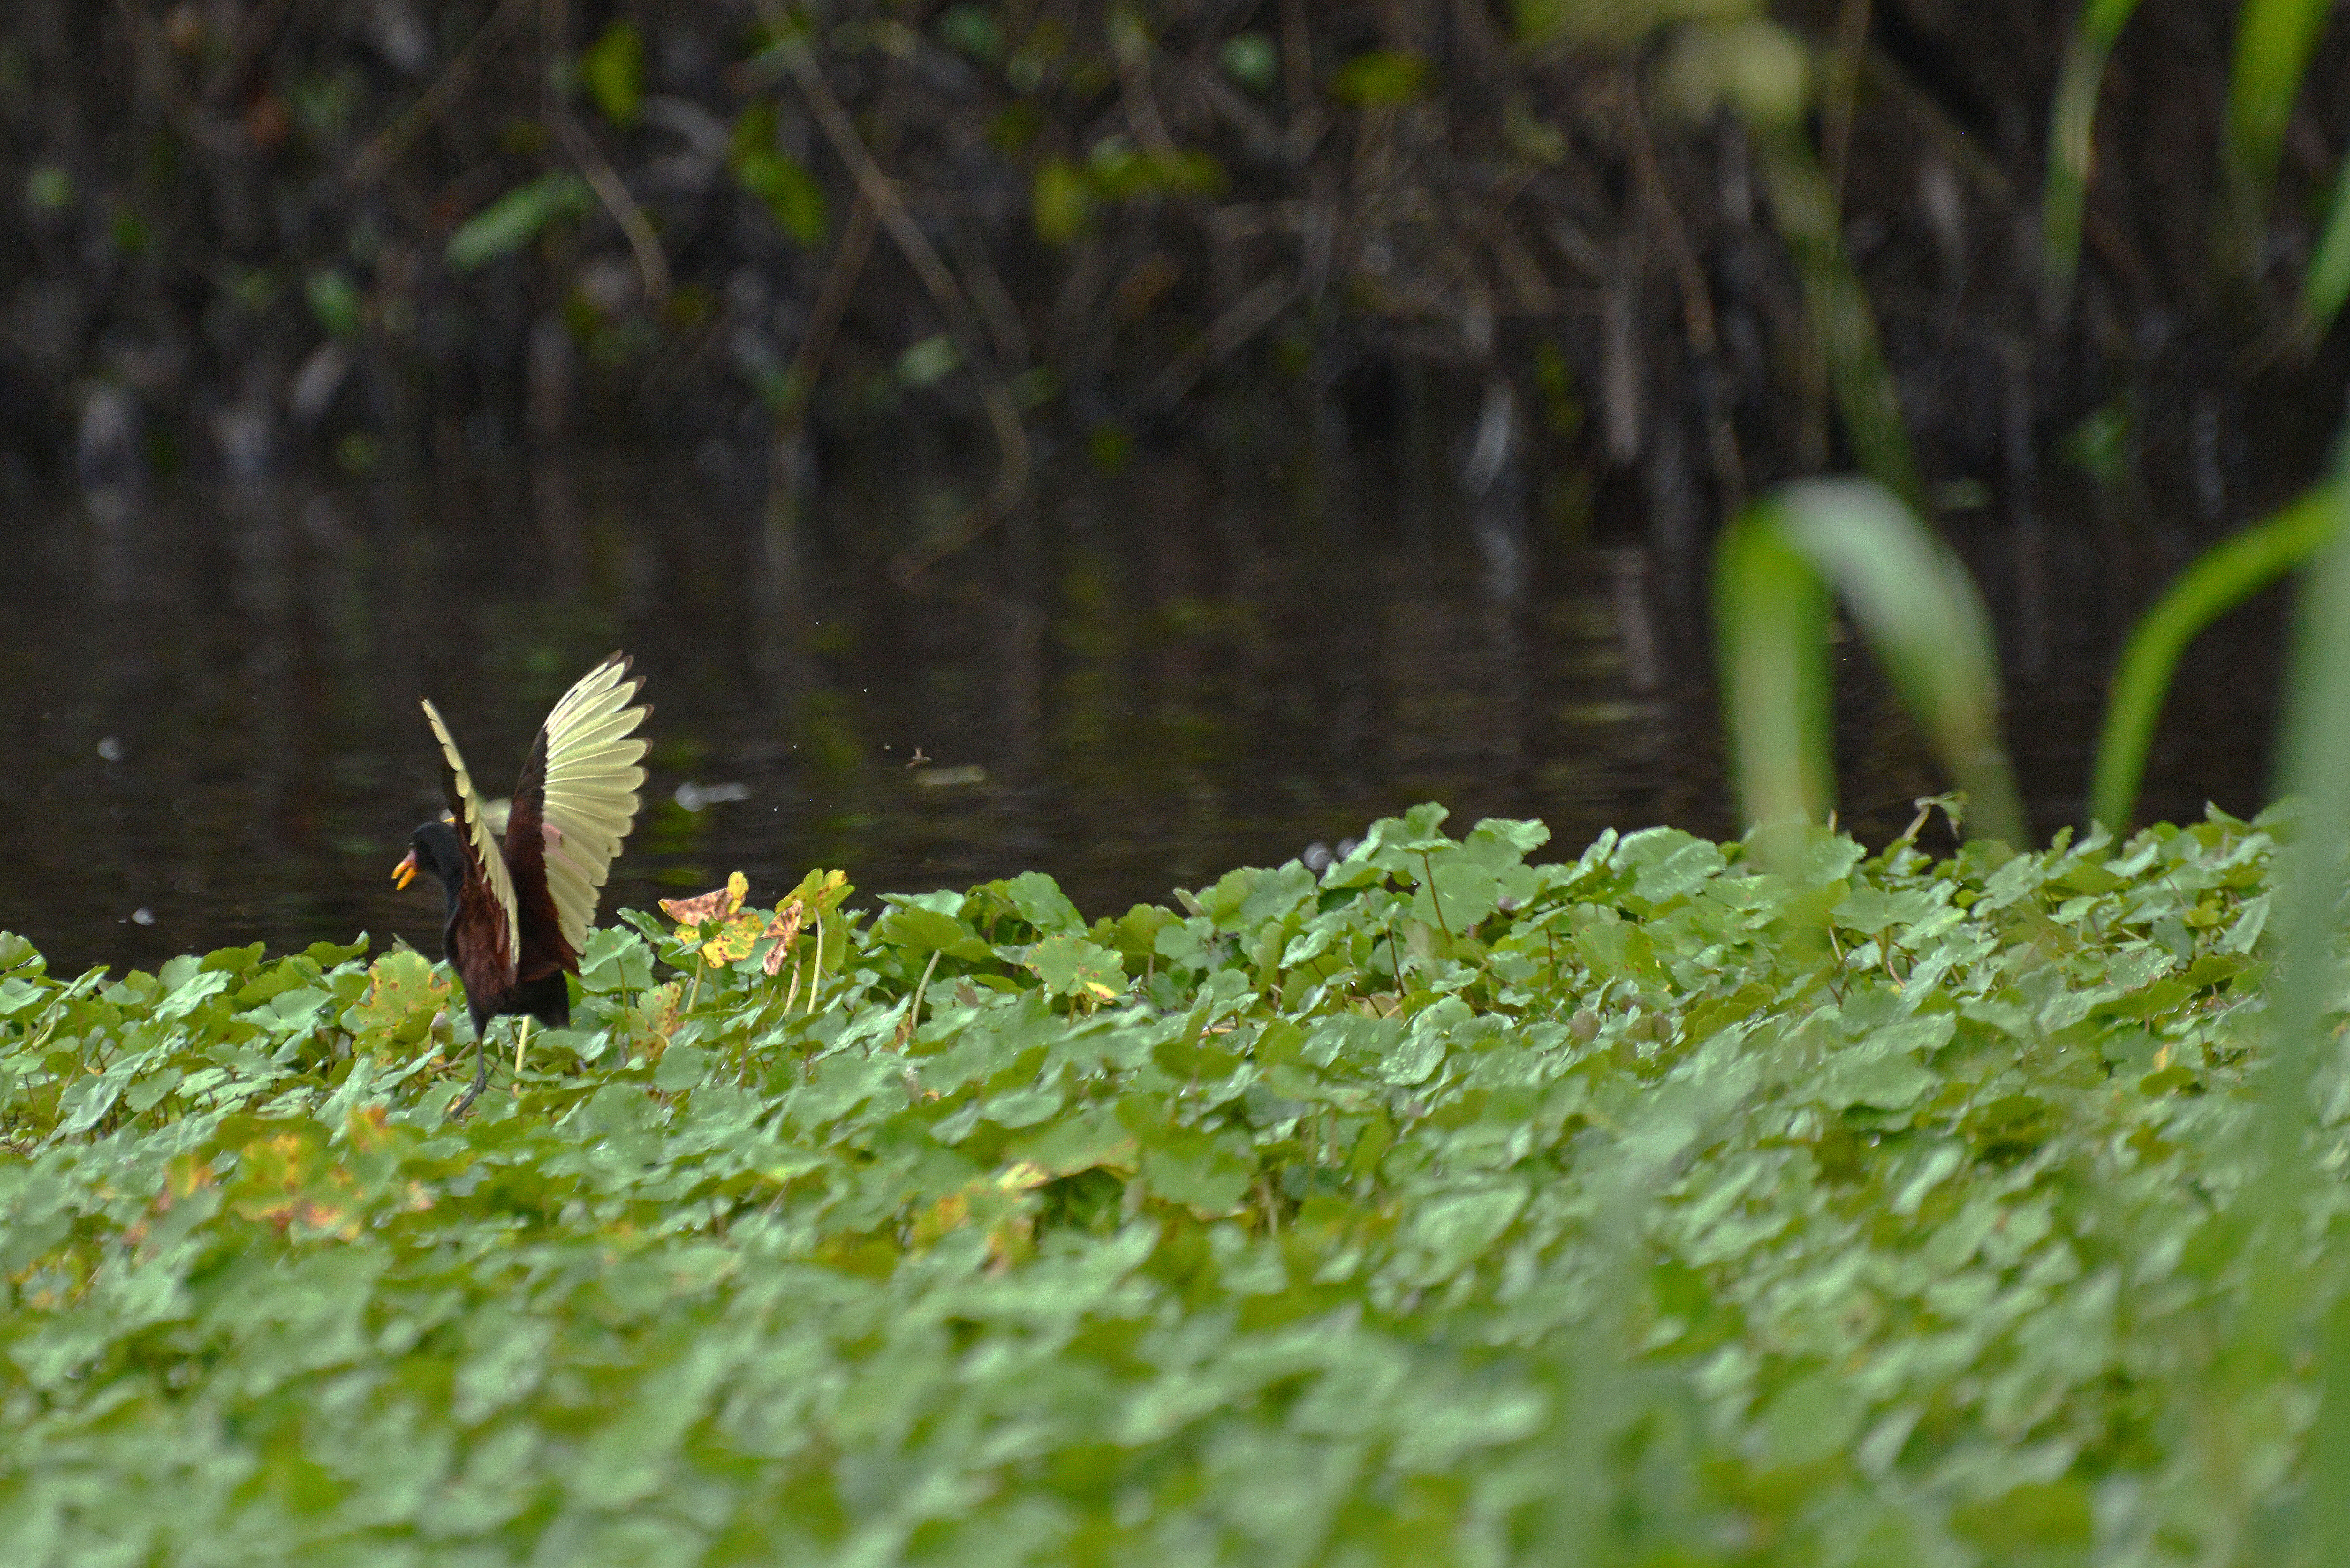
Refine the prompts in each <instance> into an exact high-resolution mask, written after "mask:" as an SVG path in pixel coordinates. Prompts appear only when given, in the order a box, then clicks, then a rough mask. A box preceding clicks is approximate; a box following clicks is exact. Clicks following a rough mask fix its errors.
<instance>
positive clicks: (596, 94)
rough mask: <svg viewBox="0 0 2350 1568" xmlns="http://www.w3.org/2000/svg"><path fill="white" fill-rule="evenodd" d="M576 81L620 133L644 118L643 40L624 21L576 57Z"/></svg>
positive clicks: (609, 27)
mask: <svg viewBox="0 0 2350 1568" xmlns="http://www.w3.org/2000/svg"><path fill="white" fill-rule="evenodd" d="M579 78H580V80H582V81H583V82H585V83H587V95H588V96H589V97H590V98H592V99H595V100H596V107H597V108H598V109H601V110H602V111H603V114H604V118H605V119H608V120H610V121H611V122H612V123H613V124H614V125H617V126H619V127H621V128H622V129H623V130H625V129H627V128H628V127H629V126H632V125H635V124H636V123H637V122H638V121H639V119H643V118H644V103H645V40H644V36H643V35H642V34H640V33H639V32H638V31H637V25H636V24H635V23H634V22H631V21H629V20H628V19H627V18H625V17H623V18H621V19H620V20H619V21H616V22H614V23H612V25H611V26H608V27H606V28H605V29H604V31H603V33H602V35H601V36H598V38H597V40H596V41H595V42H594V43H593V44H590V45H589V46H588V47H587V53H585V54H583V55H581V56H580V57H579Z"/></svg>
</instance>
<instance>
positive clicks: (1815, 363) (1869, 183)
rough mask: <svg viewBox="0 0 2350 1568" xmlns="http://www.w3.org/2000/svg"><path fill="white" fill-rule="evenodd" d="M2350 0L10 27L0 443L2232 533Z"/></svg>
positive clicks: (1225, 9)
mask: <svg viewBox="0 0 2350 1568" xmlns="http://www.w3.org/2000/svg"><path fill="white" fill-rule="evenodd" d="M2328 9H2329V7H2328V6H2326V5H2324V4H2322V3H2320V4H2311V3H2305V0H2250V3H2248V4H2244V5H2235V4H2229V3H2221V0H2208V3H2207V0H2154V3H2152V4H2148V5H2143V6H2139V5H2134V4H2128V3H2122V4H2116V3H2114V0H2093V3H2092V4H2090V5H2086V6H2085V7H2079V6H2074V5H2057V4H2044V3H2038V0H1970V3H1967V4H1960V3H1958V0H1806V3H1803V4H1784V5H1771V6H1767V7H1766V6H1764V5H1762V4H1760V3H1759V0H1509V3H1503V0H1443V3H1436V0H1359V3H1345V0H1314V3H1312V4H1308V3H1307V0H1156V3H1149V0H1136V3H1132V4H1118V5H1098V4H1092V3H1077V0H994V3H990V0H956V3H953V4H948V5H937V4H903V3H881V0H824V3H819V4H806V5H785V4H784V3H783V0H712V3H709V4H701V5H661V4H656V3H653V0H616V3H613V0H450V3H447V4H426V3H424V0H315V3H311V4H304V5H294V4H290V3H289V0H114V3H112V4H108V5H91V4H88V3H85V0H19V3H18V4H16V5H12V6H10V7H9V11H8V17H7V19H6V21H5V23H0V161H5V168H0V178H5V182H6V184H5V188H7V189H11V190H12V191H13V193H14V195H15V197H16V199H15V200H13V201H7V202H0V224H5V244H0V411H5V415H6V416H7V417H6V418H5V421H0V429H5V431H6V432H7V435H6V438H5V439H6V441H8V443H9V445H10V447H11V450H12V452H13V457H12V459H11V461H12V462H15V463H16V465H18V467H19V468H20V469H22V470H24V471H26V472H34V473H38V472H41V471H43V470H44V469H47V468H52V467H54V466H56V465H57V462H59V458H58V454H60V453H70V454H72V461H73V462H74V463H75V464H76V465H78V471H79V476H80V478H81V479H82V480H83V482H84V483H88V484H93V485H101V486H102V485H106V484H111V483H132V482H136V480H137V479H138V477H139V476H140V475H143V474H148V473H151V472H156V471H158V470H169V469H172V468H174V467H193V468H196V469H199V470H207V471H208V470H213V469H219V470H222V471H225V472H228V473H230V474H232V475H235V474H241V473H250V472H266V471H269V470H271V469H273V468H276V467H280V466H285V465H288V464H292V463H296V462H318V461H325V460H332V461H335V462H340V463H341V464H342V465H343V466H345V467H346V468H351V469H362V470H363V469H368V468H371V467H374V466H376V465H379V464H382V463H387V462H390V463H401V462H406V463H414V462H427V461H434V460H446V459H450V458H454V457H461V456H476V457H478V456H484V455H492V454H495V453H497V452H504V451H508V450H514V449H519V448H522V447H525V446H536V447H544V448H559V447H563V446H567V445H579V444H583V443H594V444H598V445H608V444H610V443H613V442H616V441H619V442H630V441H641V442H647V443H652V442H660V441H676V440H686V441H694V442H707V441H724V442H728V443H731V444H733V445H734V446H737V447H739V448H741V449H743V451H744V452H757V453H759V454H762V456H764V455H766V454H772V455H773V457H774V459H775V467H774V470H773V472H774V473H775V477H776V478H777V479H778V480H779V481H780V482H781V483H778V484H777V486H776V487H775V499H776V500H777V501H778V502H779V503H788V502H789V501H791V500H792V499H793V498H794V496H795V493H798V492H800V491H803V490H805V488H806V485H807V484H808V483H811V480H812V475H813V474H815V473H816V472H818V470H819V469H820V466H821V465H820V463H818V462H815V461H813V459H814V458H815V457H817V456H820V455H821V454H822V453H824V452H827V451H829V450H831V449H830V447H829V446H828V444H827V443H832V442H839V443H844V444H849V445H853V444H854V443H856V442H858V441H875V440H886V441H888V442H889V450H890V451H891V452H892V453H893V454H897V455H904V454H906V453H908V452H913V453H915V454H916V455H922V456H928V457H930V458H931V459H934V460H935V461H936V462H939V463H940V464H941V465H951V464H952V463H955V462H965V463H968V464H969V465H970V466H971V467H972V471H973V472H974V473H978V474H981V475H984V474H986V473H989V472H992V473H993V475H994V479H993V484H992V485H991V486H990V487H989V488H988V489H987V490H986V493H985V494H984V495H983V496H982V497H981V498H980V499H978V500H977V501H975V502H973V503H972V504H971V505H970V506H969V507H968V508H967V510H965V511H964V512H963V513H962V514H960V515H954V516H950V517H947V518H945V519H943V520H932V521H931V522H929V523H927V524H917V525H915V526H916V527H917V528H918V530H919V532H920V536H919V537H910V538H907V539H904V540H901V541H896V542H895V543H894V545H893V546H892V547H895V548H898V549H899V556H898V566H899V572H900V573H901V574H911V573H913V572H918V571H920V569H921V568H922V567H924V566H927V565H928V564H930V563H931V561H933V560H935V559H938V558H940V557H941V556H943V555H945V554H947V553H948V552H951V550H953V549H955V548H957V547H959V546H960V545H962V544H963V543H965V542H967V541H968V540H969V539H971V538H972V537H975V536H976V535H978V534H979V533H980V532H982V531H983V530H984V529H985V528H986V527H987V526H988V525H989V524H991V523H992V522H993V521H994V520H995V519H996V518H998V517H1000V516H1001V515H1002V514H1004V513H1005V512H1006V511H1008V510H1009V509H1010V508H1012V507H1013V506H1014V505H1016V504H1018V502H1019V500H1020V498H1021V496H1022V494H1023V493H1024V491H1025V489H1026V487H1027V486H1028V484H1029V483H1030V479H1031V475H1032V473H1033V472H1034V471H1035V463H1036V462H1038V461H1040V458H1042V457H1048V456H1049V455H1050V454H1051V453H1052V452H1056V451H1061V450H1066V451H1069V452H1075V453H1077V454H1081V455H1082V457H1083V458H1084V459H1087V460H1090V461H1091V462H1094V463H1095V464H1097V465H1101V466H1107V467H1113V468H1114V467H1116V466H1117V465H1118V463H1120V462H1122V461H1123V460H1124V458H1125V456H1126V454H1128V453H1130V452H1132V451H1133V450H1134V444H1135V443H1136V442H1138V441H1145V442H1148V441H1187V440H1188V441H1205V442H1211V443H1214V442H1222V443H1238V444H1239V445H1241V446H1243V447H1245V446H1246V445H1248V444H1250V443H1251V442H1254V443H1257V444H1263V443H1264V442H1266V441H1271V440H1288V439H1290V437H1291V436H1292V435H1293V434H1294V432H1295V431H1299V430H1301V429H1302V430H1305V431H1319V432H1321V433H1322V434H1324V435H1326V436H1329V437H1332V438H1334V439H1343V440H1349V441H1353V442H1355V443H1356V444H1357V445H1365V444H1371V445H1395V446H1401V445H1409V444H1415V443H1416V444H1418V445H1420V446H1423V447H1429V448H1431V449H1433V450H1438V451H1443V450H1446V446H1445V443H1447V442H1450V443H1452V448H1453V449H1454V450H1455V451H1456V459H1455V462H1456V464H1457V465H1458V466H1460V467H1461V469H1462V472H1463V474H1464V477H1465V480H1466V482H1467V483H1468V485H1469V487H1470V488H1471V490H1472V491H1473V490H1476V489H1477V488H1478V487H1479V486H1480V484H1482V485H1483V486H1484V487H1487V488H1490V487H1492V486H1493V485H1495V484H1496V483H1510V484H1522V483H1523V480H1522V475H1523V474H1524V473H1526V472H1535V473H1538V474H1539V473H1542V472H1571V473H1584V474H1597V475H1601V476H1604V478H1605V480H1606V481H1607V482H1606V483H1601V484H1600V485H1599V486H1598V488H1597V491H1596V493H1595V492H1594V489H1593V487H1592V485H1590V484H1588V483H1586V484H1582V485H1580V486H1576V485H1553V486H1549V487H1548V488H1547V489H1545V490H1544V500H1545V503H1546V504H1547V505H1548V506H1549V507H1550V509H1551V510H1552V512H1554V513H1559V514H1566V515H1565V516H1564V517H1563V521H1564V522H1565V524H1567V525H1569V526H1571V527H1575V528H1581V527H1583V526H1586V525H1587V524H1590V523H1591V522H1593V521H1594V518H1595V516H1596V520H1597V521H1598V522H1599V523H1600V524H1607V523H1608V522H1609V521H1610V520H1611V518H1612V519H1613V520H1615V521H1616V522H1617V523H1618V524H1620V525H1622V526H1626V527H1628V528H1630V529H1631V530H1633V531H1634V532H1635V533H1636V534H1638V535H1644V536H1645V537H1646V538H1647V540H1648V542H1649V543H1650V544H1652V545H1656V546H1658V547H1659V548H1660V549H1661V550H1662V551H1663V552H1664V553H1665V555H1666V557H1667V561H1668V564H1669V565H1674V566H1681V567H1683V568H1686V567H1687V566H1689V565H1690V563H1691V562H1692V561H1694V559H1695V558H1696V551H1697V546H1698V545H1699V544H1700V540H1701V536H1702V534H1703V533H1704V531H1705V529H1706V528H1707V526H1708V525H1709V524H1710V522H1711V519H1713V518H1716V517H1719V516H1721V515H1722V514H1724V513H1725V512H1726V511H1728V510H1729V509H1730V508H1731V507H1733V506H1735V505H1736V504H1740V503H1742V501H1743V500H1744V499H1746V498H1747V497H1748V496H1750V495H1751V494H1752V493H1754V492H1755V491H1756V490H1757V489H1758V488H1759V487H1761V486H1763V485H1764V484H1767V483H1770V482H1772V481H1774V480H1776V479H1779V478H1783V477H1786V476H1790V475H1795V474H1803V473H1808V472H1818V471H1820V470H1823V469H1826V468H1831V467H1856V468H1859V469H1862V470H1864V471H1866V472H1870V473H1872V474H1873V475H1875V476H1876V477H1877V478H1879V479H1881V480H1883V481H1884V482H1885V483H1887V484H1888V485H1889V486H1890V487H1891V488H1893V489H1894V490H1895V491H1896V493H1899V494H1901V495H1903V496H1904V497H1905V498H1906V499H1908V500H1910V501H1912V502H1913V503H1917V504H1923V505H1926V506H1928V507H1929V509H1930V508H1932V507H1935V506H1940V507H1942V508H1944V509H1952V510H1959V511H1964V510H1968V509H1970V508H1972V507H1977V506H1981V505H1982V504H1985V503H1986V502H1989V501H1991V500H1993V499H1994V498H1996V500H1997V502H1998V504H2000V505H2002V507H2004V509H2005V510H2006V511H2007V512H2008V514H2010V515H2011V517H2012V518H2013V519H2016V520H2024V519H2027V518H2028V517H2029V515H2030V514H2031V510H2032V505H2033V502H2032V497H2033V492H2034V487H2035V484H2036V483H2037V482H2038V479H2039V474H2038V467H2039V463H2040V461H2041V454H2043V453H2047V454H2051V455H2053V456H2055V457H2057V458H2059V459H2060V461H2062V462H2064V464H2065V465H2066V466H2069V467H2072V468H2075V469H2078V470H2080V471H2082V472H2086V473H2088V474H2089V475H2090V476H2091V477H2092V478H2093V479H2095V481H2096V482H2097V483H2098V484H2099V486H2100V488H2101V490H2111V491H2113V492H2114V493H2117V494H2119V495H2121V496H2123V497H2125V498H2127V497H2129V496H2132V495H2142V494H2144V493H2147V490H2149V489H2154V490H2159V491H2161V492H2162V493H2166V494H2168V495H2170V496H2173V497H2178V498H2181V501H2180V503H2177V504H2174V505H2173V506H2172V507H2170V508H2168V509H2167V510H2168V511H2171V512H2174V513H2177V514H2182V516H2183V517H2184V519H2186V520H2188V521H2189V522H2190V523H2191V521H2192V520H2193V519H2194V518H2196V517H2198V516H2199V517H2200V520H2201V522H2202V523H2203V524H2205V525H2206V526H2209V527H2216V526H2217V525H2218V524H2220V522H2221V521H2223V520H2224V519H2229V518H2241V516H2243V515H2245V514H2247V513H2248V512H2249V511H2250V510H2251V509H2252V508H2253V507H2255V506H2258V505H2262V504H2270V503H2272V502H2274V501H2276V500H2279V499H2282V497H2283V496H2284V495H2286V494H2288V493H2291V492H2292V491H2293V490H2295V489H2297V488H2298V487H2299V485H2300V484H2301V483H2303V482H2305V480H2306V479H2307V477H2308V467H2309V465H2308V463H2307V462H2305V461H2299V462H2289V461H2285V460H2284V459H2283V457H2282V455H2281V454H2285V453H2295V454H2298V453H2303V452H2306V451H2308V450H2309V449H2310V448H2311V446H2312V444H2313V443H2314V442H2315V441H2320V440H2322V435H2320V434H2317V433H2314V432H2323V431H2327V430H2330V429H2331V428H2332V426H2333V424H2334V421H2335V419H2336V417H2337V414H2338V410H2339V408H2340V403H2341V399H2340V395H2339V389H2340V386H2341V383H2342V373H2341V372H2342V369H2343V364H2342V358H2343V357H2342V351H2341V343H2340V339H2339V337H2338V335H2336V336H2334V337H2327V336H2326V335H2325V332H2324V328H2325V327H2327V326H2328V325H2329V324H2330V321H2331V317H2332V316H2333V314H2334V312H2335V310H2337V309H2338V306H2339V303H2340V299H2341V296H2343V294H2344V293H2345V292H2350V281H2345V280H2350V213H2345V211H2344V207H2345V203H2344V202H2343V201H2342V200H2340V199H2339V198H2338V197H2337V195H2336V192H2337V191H2350V177H2345V175H2344V174H2343V172H2342V169H2343V160H2342V157H2341V149H2342V148H2343V147H2344V146H2345V141H2350V104H2345V101H2344V100H2343V99H2341V97H2340V95H2337V94H2330V93H2319V92H2309V91H2304V90H2302V88H2303V84H2304V83H2305V82H2306V81H2309V80H2320V81H2324V80H2339V79H2341V78H2342V72H2343V69H2344V67H2345V65H2350V59H2345V44H2346V43H2350V40H2345V37H2344V36H2342V35H2343V33H2344V30H2343V29H2340V28H2334V29H2333V30H2331V31H2330V32H2329V31H2328V30H2327V29H2326V28H2325V26H2324V22H2325V16H2326V13H2327V11H2328ZM2093 154H2094V155H2093ZM1039 441H1042V442H1043V446H1042V448H1039V447H1038V445H1037V443H1038V442H1039ZM907 443H912V445H911V446H909V445H908V444H907ZM1459 454H1465V455H1459ZM975 483H977V482H975ZM2248 489H2249V490H2251V491H2252V492H2254V493H2252V494H2251V495H2243V494H2240V492H2242V491H2245V490H2248Z"/></svg>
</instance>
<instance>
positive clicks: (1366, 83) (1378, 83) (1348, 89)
mask: <svg viewBox="0 0 2350 1568" xmlns="http://www.w3.org/2000/svg"><path fill="white" fill-rule="evenodd" d="M1428 78H1429V63H1428V59H1427V57H1425V56H1422V55H1416V54H1413V53H1411V52H1409V50H1402V49H1373V50H1371V51H1369V52H1368V53H1367V54H1360V55H1357V56H1356V57H1354V58H1353V59H1351V60H1348V61H1347V63H1346V64H1345V65H1343V66H1340V67H1338V70H1337V73H1336V75H1335V76H1333V77H1332V78H1330V91H1331V92H1332V93H1333V94H1334V95H1335V96H1336V98H1337V99H1339V101H1340V102H1342V103H1351V104H1354V105H1356V106H1357V108H1362V109H1369V108H1375V107H1377V106H1378V105H1382V104H1397V103H1410V102H1412V101H1414V100H1415V99H1420V98H1424V97H1426V96H1427V94H1428Z"/></svg>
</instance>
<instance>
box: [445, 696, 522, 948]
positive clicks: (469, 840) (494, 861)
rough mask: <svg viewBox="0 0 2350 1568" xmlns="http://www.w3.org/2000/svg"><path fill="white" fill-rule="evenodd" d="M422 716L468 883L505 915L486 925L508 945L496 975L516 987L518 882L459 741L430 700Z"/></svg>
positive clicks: (519, 940)
mask: <svg viewBox="0 0 2350 1568" xmlns="http://www.w3.org/2000/svg"><path fill="white" fill-rule="evenodd" d="M424 717H425V719H426V721H427V722H430V723H431V724H432V735H433V738H434V739H435V740H437V741H439V742H441V788H442V793H443V794H446V795H448V797H449V815H450V817H451V819H452V821H453V822H454V823H455V825H456V828H457V842H458V843H459V844H461V845H463V846H464V850H465V854H466V857H468V858H469V859H471V860H472V861H473V876H472V877H467V878H466V880H467V881H468V882H470V883H472V884H473V886H475V887H478V888H486V889H488V891H489V896H490V898H492V899H493V900H494V901H495V903H496V905H497V909H498V911H499V912H500V913H501V914H503V915H504V920H503V922H501V921H498V920H496V919H491V920H488V921H485V922H484V924H485V925H486V926H487V927H488V928H489V929H490V931H491V932H492V933H494V935H495V936H497V937H499V938H502V939H503V940H504V946H503V947H502V948H501V949H500V950H498V951H497V952H495V953H494V955H493V956H494V959H495V961H496V965H497V971H496V972H497V973H499V974H500V975H501V976H503V977H504V983H505V984H506V985H512V984H513V983H514V975H515V958H516V956H517V955H518V954H520V953H521V951H522V917H521V914H520V912H519V911H518V910H517V909H516V907H515V888H514V878H513V877H512V876H510V875H508V873H507V871H506V857H504V855H503V854H501V853H499V850H498V841H497V840H496V839H494V838H493V837H491V836H490V826H489V823H488V822H487V821H486V820H484V815H483V811H482V800H481V796H479V795H477V794H474V793H473V774H469V773H467V772H466V771H465V759H464V757H463V754H461V753H459V752H458V750H457V742H455V741H454V740H452V739H451V738H450V735H449V725H448V722H447V721H445V720H443V719H442V717H441V710H440V709H438V708H435V707H434V706H433V705H432V701H431V700H430V699H427V700H426V701H425V703H424ZM468 891H470V889H469V890H468ZM460 898H461V902H463V901H470V900H469V899H466V898H465V897H464V895H463V894H461V895H460ZM477 961H478V960H477ZM468 983H470V981H469V982H468Z"/></svg>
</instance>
